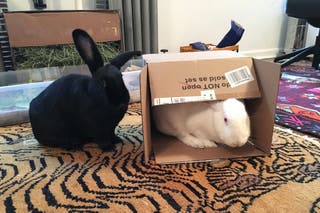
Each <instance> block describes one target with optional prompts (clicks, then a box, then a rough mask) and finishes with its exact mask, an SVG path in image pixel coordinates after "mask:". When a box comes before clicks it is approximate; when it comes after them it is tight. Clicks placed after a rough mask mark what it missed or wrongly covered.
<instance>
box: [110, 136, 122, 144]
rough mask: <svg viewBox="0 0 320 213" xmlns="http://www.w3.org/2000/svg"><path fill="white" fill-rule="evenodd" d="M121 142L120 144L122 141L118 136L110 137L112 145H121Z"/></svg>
mask: <svg viewBox="0 0 320 213" xmlns="http://www.w3.org/2000/svg"><path fill="white" fill-rule="evenodd" d="M121 142H122V139H121V138H120V137H119V136H117V135H113V136H112V143H113V144H117V143H121Z"/></svg>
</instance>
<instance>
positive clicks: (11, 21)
mask: <svg viewBox="0 0 320 213" xmlns="http://www.w3.org/2000/svg"><path fill="white" fill-rule="evenodd" d="M4 17H5V22H6V27H7V31H8V35H9V42H10V46H11V47H26V46H47V45H57V44H71V43H73V40H72V31H73V30H74V29H76V28H81V29H84V30H86V31H87V32H88V33H89V34H90V35H91V36H92V37H93V39H94V40H95V41H96V42H106V41H120V40H121V30H120V29H121V27H120V17H119V14H118V12H117V11H113V10H108V11H60V12H57V11H42V12H8V13H4Z"/></svg>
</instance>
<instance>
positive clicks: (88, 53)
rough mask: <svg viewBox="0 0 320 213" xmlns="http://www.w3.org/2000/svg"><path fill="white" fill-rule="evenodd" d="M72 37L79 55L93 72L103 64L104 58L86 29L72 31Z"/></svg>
mask: <svg viewBox="0 0 320 213" xmlns="http://www.w3.org/2000/svg"><path fill="white" fill-rule="evenodd" d="M72 37H73V41H74V44H75V46H76V48H77V50H78V52H79V55H80V56H81V58H82V59H83V61H84V62H85V63H86V64H87V65H88V67H89V69H90V71H91V73H92V74H93V73H94V72H95V71H96V70H97V69H98V68H100V67H102V66H103V59H102V56H101V54H100V52H99V50H98V48H97V46H96V44H95V42H94V41H93V39H92V38H91V37H90V36H89V34H88V33H87V32H86V31H84V30H81V29H75V30H74V31H73V32H72Z"/></svg>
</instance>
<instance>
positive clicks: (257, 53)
mask: <svg viewBox="0 0 320 213" xmlns="http://www.w3.org/2000/svg"><path fill="white" fill-rule="evenodd" d="M279 52H280V49H279V48H273V49H262V50H250V51H241V50H240V51H239V53H241V54H244V55H248V56H251V57H254V58H258V59H265V58H274V57H276V56H277V55H278V54H279Z"/></svg>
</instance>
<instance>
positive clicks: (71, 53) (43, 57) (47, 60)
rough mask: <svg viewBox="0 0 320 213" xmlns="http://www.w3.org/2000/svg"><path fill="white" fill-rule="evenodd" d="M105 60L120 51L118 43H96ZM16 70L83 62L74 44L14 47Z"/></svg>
mask: <svg viewBox="0 0 320 213" xmlns="http://www.w3.org/2000/svg"><path fill="white" fill-rule="evenodd" d="M97 46H98V49H99V50H100V52H101V54H102V56H103V58H104V60H105V62H108V61H109V60H110V59H111V58H113V57H114V56H115V55H117V54H118V53H119V52H120V47H119V44H118V43H112V42H108V43H97ZM13 55H14V58H15V65H16V69H17V70H22V69H29V68H41V67H57V66H58V67H59V66H71V65H81V64H84V62H83V61H82V59H81V58H80V56H79V54H78V52H77V50H76V48H75V46H74V45H55V46H46V47H24V48H14V50H13Z"/></svg>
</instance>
